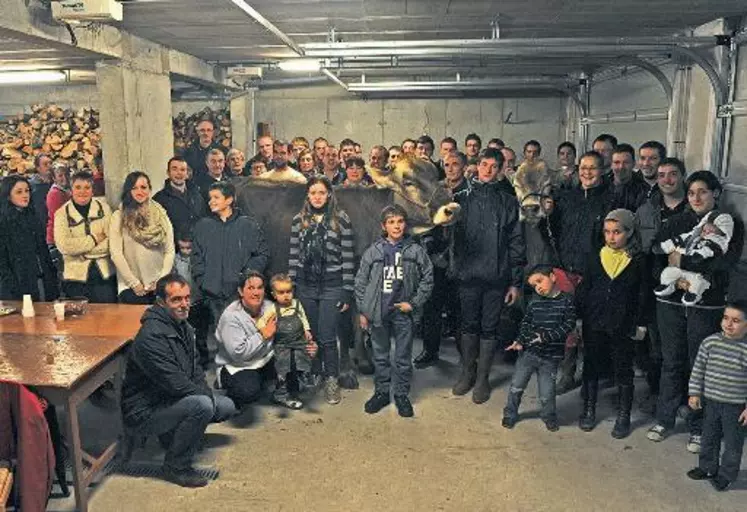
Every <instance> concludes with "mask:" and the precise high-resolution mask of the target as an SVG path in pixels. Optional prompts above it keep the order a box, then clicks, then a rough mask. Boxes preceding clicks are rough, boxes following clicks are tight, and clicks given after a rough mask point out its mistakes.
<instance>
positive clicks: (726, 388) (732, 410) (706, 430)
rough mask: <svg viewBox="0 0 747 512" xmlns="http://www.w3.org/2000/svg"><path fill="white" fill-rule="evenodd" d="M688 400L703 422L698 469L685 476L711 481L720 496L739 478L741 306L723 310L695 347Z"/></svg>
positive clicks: (743, 386) (744, 311)
mask: <svg viewBox="0 0 747 512" xmlns="http://www.w3.org/2000/svg"><path fill="white" fill-rule="evenodd" d="M689 395H690V399H689V401H688V403H689V405H690V408H691V409H693V410H698V409H700V408H701V407H702V408H703V409H704V419H703V437H702V440H701V449H700V460H699V461H698V467H696V468H694V469H691V470H690V471H688V472H687V476H689V477H690V478H692V479H693V480H706V479H708V480H711V485H713V487H714V488H715V489H716V490H718V491H725V490H726V489H728V488H729V486H730V485H731V484H732V482H734V481H735V480H736V479H737V475H738V474H739V465H740V462H741V461H742V449H743V447H744V438H745V427H747V303H745V302H732V303H730V304H727V305H726V309H725V310H724V316H723V318H722V319H721V332H720V333H718V334H713V335H711V336H708V337H707V338H706V339H705V340H703V343H701V345H700V349H698V355H697V356H696V358H695V364H694V365H693V369H692V372H691V373H690V386H689ZM722 440H723V442H724V454H723V455H722V456H721V464H720V465H719V454H720V453H721V441H722Z"/></svg>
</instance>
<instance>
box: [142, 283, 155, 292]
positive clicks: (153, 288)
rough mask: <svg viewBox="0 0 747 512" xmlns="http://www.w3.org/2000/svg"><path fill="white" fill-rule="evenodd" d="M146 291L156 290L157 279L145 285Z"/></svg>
mask: <svg viewBox="0 0 747 512" xmlns="http://www.w3.org/2000/svg"><path fill="white" fill-rule="evenodd" d="M145 291H146V292H154V291H156V281H153V282H152V283H150V284H149V285H148V286H146V287H145Z"/></svg>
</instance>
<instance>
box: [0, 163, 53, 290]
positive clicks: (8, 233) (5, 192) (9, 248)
mask: <svg viewBox="0 0 747 512" xmlns="http://www.w3.org/2000/svg"><path fill="white" fill-rule="evenodd" d="M30 203H31V187H30V185H29V182H28V180H27V179H26V178H25V177H24V176H21V175H19V174H13V175H10V176H7V177H5V178H3V180H2V182H0V300H21V299H22V298H23V296H24V295H31V297H32V298H33V300H47V301H49V300H54V299H56V298H57V294H58V291H59V286H58V285H57V271H56V270H55V268H54V265H53V264H52V258H50V256H49V249H48V248H47V243H46V240H45V233H44V230H43V229H42V225H41V224H40V223H39V217H38V215H37V214H36V211H35V210H34V207H33V206H32V205H31V204H30Z"/></svg>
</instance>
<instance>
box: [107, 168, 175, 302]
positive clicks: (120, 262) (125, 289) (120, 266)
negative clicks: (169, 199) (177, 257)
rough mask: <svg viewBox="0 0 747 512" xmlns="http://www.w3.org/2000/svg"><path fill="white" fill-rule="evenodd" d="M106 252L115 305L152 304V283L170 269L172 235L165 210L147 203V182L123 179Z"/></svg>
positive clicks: (139, 175) (134, 176)
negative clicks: (115, 289) (115, 284)
mask: <svg viewBox="0 0 747 512" xmlns="http://www.w3.org/2000/svg"><path fill="white" fill-rule="evenodd" d="M109 237H110V240H109V250H110V252H111V257H112V261H113V262H114V266H115V267H116V269H117V282H118V292H119V301H120V302H123V303H126V304H152V303H153V301H154V300H155V290H156V281H158V280H159V279H160V278H162V277H163V276H165V275H166V274H168V273H170V272H171V269H172V268H173V267H174V232H173V229H172V227H171V221H169V217H168V215H167V214H166V210H164V209H163V207H162V206H161V205H160V204H158V203H157V202H156V201H154V200H152V199H151V185H150V178H149V177H148V175H147V174H145V173H144V172H141V171H134V172H131V173H130V174H128V175H127V178H125V182H124V187H123V189H122V205H121V207H120V209H119V210H117V211H116V212H114V213H113V214H112V221H111V225H110V228H109Z"/></svg>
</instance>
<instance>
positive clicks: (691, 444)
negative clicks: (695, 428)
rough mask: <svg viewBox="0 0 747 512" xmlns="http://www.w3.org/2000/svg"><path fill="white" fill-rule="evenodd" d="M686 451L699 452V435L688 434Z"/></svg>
mask: <svg viewBox="0 0 747 512" xmlns="http://www.w3.org/2000/svg"><path fill="white" fill-rule="evenodd" d="M687 451H688V452H690V453H700V436H699V435H697V434H690V439H688V440H687Z"/></svg>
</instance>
